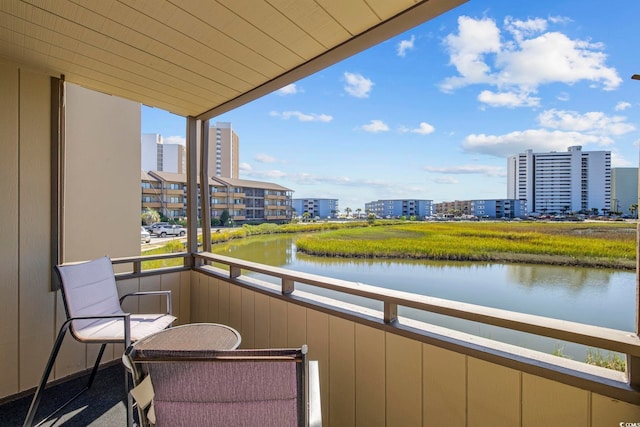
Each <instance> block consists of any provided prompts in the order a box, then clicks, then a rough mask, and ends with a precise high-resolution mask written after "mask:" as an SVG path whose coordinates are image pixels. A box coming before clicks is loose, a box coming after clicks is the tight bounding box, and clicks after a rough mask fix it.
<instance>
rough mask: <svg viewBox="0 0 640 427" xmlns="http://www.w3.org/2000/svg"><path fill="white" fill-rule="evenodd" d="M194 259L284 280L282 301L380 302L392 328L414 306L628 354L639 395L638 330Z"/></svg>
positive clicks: (210, 257)
mask: <svg viewBox="0 0 640 427" xmlns="http://www.w3.org/2000/svg"><path fill="white" fill-rule="evenodd" d="M193 256H194V258H195V260H196V262H195V265H196V267H195V268H196V269H199V270H201V271H203V272H205V273H206V274H209V275H214V276H218V277H221V278H223V279H225V280H227V281H229V282H231V283H238V284H242V282H243V281H242V280H240V279H241V276H242V270H246V271H251V272H255V273H261V274H264V275H267V276H270V277H272V278H275V280H277V281H279V282H280V284H279V285H278V286H279V288H280V292H281V294H282V296H283V297H287V296H292V295H293V294H294V291H295V284H296V283H301V284H305V285H310V286H314V287H318V288H322V289H328V290H332V291H337V292H340V293H343V294H347V295H353V296H357V297H363V298H367V299H371V300H375V301H379V302H380V303H382V305H383V307H384V310H383V321H384V323H385V324H386V325H389V326H394V325H397V322H398V316H397V313H398V307H409V308H413V309H418V310H423V311H426V312H431V313H437V314H441V315H446V316H451V317H455V318H459V319H465V320H469V321H473V322H478V323H482V324H486V325H493V326H497V327H502V328H507V329H510V330H514V331H519V332H525V333H530V334H535V335H539V336H544V337H548V338H554V339H559V340H564V341H569V342H573V343H577V344H582V345H585V346H591V347H597V348H600V349H604V350H609V351H614V352H619V353H623V354H626V355H627V372H626V378H627V382H628V384H627V387H628V389H627V391H629V392H632V393H634V394H637V393H636V392H635V391H634V387H631V385H634V383H633V382H632V381H631V378H630V377H631V376H632V372H630V369H629V368H630V366H629V365H630V364H631V363H630V362H631V361H633V360H634V359H636V358H638V357H640V338H639V337H638V335H637V334H635V333H634V332H630V331H620V330H616V329H609V328H604V327H600V326H594V325H587V324H582V323H576V322H571V321H566V320H560V319H554V318H548V317H542V316H537V315H532V314H526V313H519V312H514V311H508V310H503V309H497V308H491V307H485V306H479V305H474V304H469V303H463V302H457V301H451V300H446V299H441V298H435V297H429V296H422V295H417V294H412V293H408V292H402V291H396V290H390V289H384V288H379V287H376V286H371V285H366V284H362V283H358V282H351V281H347V280H341V279H335V278H330V277H325V276H319V275H315V274H310V273H303V272H297V271H293V270H288V269H284V268H280V267H272V266H268V265H264V264H259V263H255V262H251V261H245V260H241V259H237V258H232V257H228V256H224V255H217V254H213V253H209V252H200V253H196V254H193ZM213 264H220V265H223V266H227V267H228V271H227V270H224V269H220V268H211V266H209V265H213ZM398 326H399V325H398ZM562 359H563V358H560V357H558V363H559V364H561V363H562ZM607 381H608V380H607ZM627 397H628V396H627ZM632 400H634V401H638V400H640V397H638V396H635V397H634V398H633V399H632Z"/></svg>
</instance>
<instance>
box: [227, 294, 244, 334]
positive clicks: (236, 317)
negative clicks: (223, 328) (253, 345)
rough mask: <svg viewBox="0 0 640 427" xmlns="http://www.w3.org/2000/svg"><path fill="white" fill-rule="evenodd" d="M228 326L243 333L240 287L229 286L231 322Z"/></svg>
mask: <svg viewBox="0 0 640 427" xmlns="http://www.w3.org/2000/svg"><path fill="white" fill-rule="evenodd" d="M227 325H229V326H231V327H232V328H234V329H236V330H238V331H242V288H241V287H239V286H233V285H230V286H229V321H228V322H227ZM240 335H242V332H241V333H240Z"/></svg>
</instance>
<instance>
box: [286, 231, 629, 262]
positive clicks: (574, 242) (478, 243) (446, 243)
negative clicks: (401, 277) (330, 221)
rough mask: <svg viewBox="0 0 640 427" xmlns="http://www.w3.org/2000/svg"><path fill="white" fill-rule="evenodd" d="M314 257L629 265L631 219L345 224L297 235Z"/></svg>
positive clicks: (300, 245)
mask: <svg viewBox="0 0 640 427" xmlns="http://www.w3.org/2000/svg"><path fill="white" fill-rule="evenodd" d="M296 246H297V248H298V250H299V251H301V252H304V253H307V254H312V255H318V256H339V257H362V258H411V259H431V260H449V261H450V260H459V261H485V262H486V261H491V262H525V263H538V264H557V265H579V266H588V267H602V268H616V269H634V268H635V259H636V224H635V223H624V222H612V223H605V222H597V223H596V222H579V223H574V222H571V223H554V222H535V223H532V222H431V223H413V222H407V223H400V224H394V225H389V226H384V227H374V226H370V227H362V228H345V229H337V230H330V231H324V232H321V233H314V234H308V235H304V236H301V237H299V238H298V239H297V241H296Z"/></svg>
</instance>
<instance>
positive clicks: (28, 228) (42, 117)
mask: <svg viewBox="0 0 640 427" xmlns="http://www.w3.org/2000/svg"><path fill="white" fill-rule="evenodd" d="M14 79H15V77H14V78H13V79H12V80H14ZM14 81H15V80H14ZM18 84H19V91H20V92H19V93H20V97H19V106H18V108H19V112H20V113H19V116H18V117H17V118H18V120H19V122H17V124H18V125H19V129H20V131H19V143H18V156H19V157H18V159H17V160H18V175H19V181H18V182H17V184H18V186H17V191H18V204H17V209H18V212H17V214H18V217H17V218H18V224H19V229H18V230H19V235H18V242H17V243H18V247H17V249H18V258H10V260H19V267H18V268H19V290H18V292H19V301H20V302H19V304H20V305H19V307H20V309H19V324H18V331H19V339H20V362H21V363H20V364H18V365H17V366H19V372H20V374H19V375H20V386H21V388H22V389H24V388H26V387H29V386H33V385H35V384H36V383H37V381H38V380H39V379H40V378H39V377H40V375H41V372H42V367H44V365H45V364H46V361H47V355H48V354H49V352H50V351H51V346H52V343H53V339H52V337H53V336H54V335H55V334H54V333H52V332H53V330H54V329H55V324H56V323H55V321H54V319H55V317H54V316H55V313H56V312H55V306H54V304H55V301H56V294H55V293H54V292H51V291H50V290H49V289H50V284H49V283H50V281H49V280H50V277H51V276H50V273H51V270H50V265H49V260H50V258H51V257H50V248H49V243H48V242H49V241H48V239H47V237H48V236H50V235H51V227H50V221H49V219H50V216H49V215H50V212H51V204H50V191H49V190H50V182H51V179H50V175H51V170H50V164H51V156H50V140H51V138H50V131H49V129H50V118H51V111H50V92H51V91H50V88H51V83H50V78H49V77H48V76H46V75H44V74H35V73H31V72H28V71H25V70H24V69H22V70H20V80H19V82H18ZM3 101H4V100H3ZM14 107H15V105H14ZM12 116H13V114H12ZM14 117H15V116H14ZM2 138H4V135H3V136H2ZM11 151H13V150H11V149H10V152H11ZM14 153H15V151H14ZM2 155H4V153H2ZM13 160H16V158H15V157H14V158H13ZM11 169H13V170H15V167H11V168H10V169H9V170H11ZM14 183H15V181H14ZM2 197H3V198H4V195H3V196H2ZM3 203H4V200H3ZM3 220H4V218H3ZM4 238H5V236H4V235H3V236H2V239H3V242H4ZM13 262H15V261H13ZM14 285H15V283H14ZM3 298H4V295H3ZM45 325H46V326H45ZM75 361H78V362H79V365H80V367H81V368H82V367H83V361H80V360H78V359H76V358H74V362H75ZM74 364H75V363H74ZM34 367H37V368H35V369H34Z"/></svg>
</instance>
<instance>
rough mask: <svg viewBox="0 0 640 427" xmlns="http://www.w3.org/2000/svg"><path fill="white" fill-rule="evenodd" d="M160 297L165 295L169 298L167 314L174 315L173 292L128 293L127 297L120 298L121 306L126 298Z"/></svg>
mask: <svg viewBox="0 0 640 427" xmlns="http://www.w3.org/2000/svg"><path fill="white" fill-rule="evenodd" d="M148 295H151V296H158V295H164V296H165V297H166V298H167V313H166V314H173V309H172V307H171V291H139V292H131V293H128V294H126V295H123V296H121V297H120V304H122V301H124V299H125V298H126V297H141V296H148Z"/></svg>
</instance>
